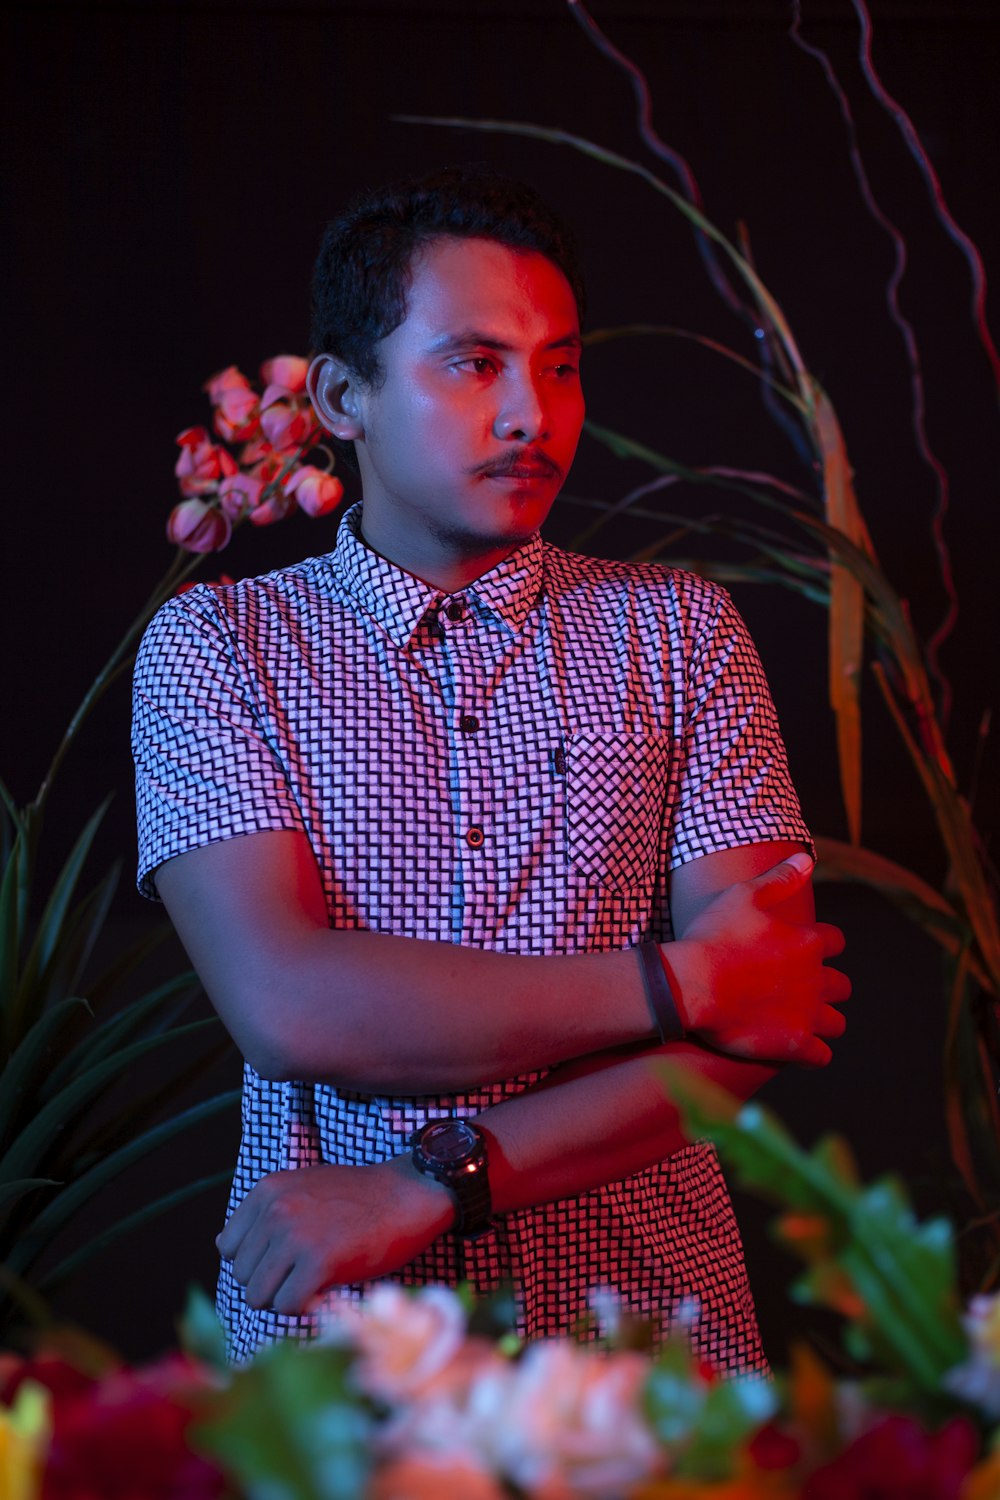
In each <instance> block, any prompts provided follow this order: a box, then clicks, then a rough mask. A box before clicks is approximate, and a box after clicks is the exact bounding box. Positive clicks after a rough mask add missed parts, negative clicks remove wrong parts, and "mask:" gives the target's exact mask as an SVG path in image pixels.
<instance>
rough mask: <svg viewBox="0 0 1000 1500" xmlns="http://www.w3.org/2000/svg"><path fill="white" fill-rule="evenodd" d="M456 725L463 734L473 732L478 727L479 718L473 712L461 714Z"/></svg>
mask: <svg viewBox="0 0 1000 1500" xmlns="http://www.w3.org/2000/svg"><path fill="white" fill-rule="evenodd" d="M458 727H459V729H460V730H461V731H462V733H463V734H475V732H476V730H477V729H478V728H479V720H478V719H477V718H476V716H475V714H463V715H462V717H461V718H460V719H459V721H458Z"/></svg>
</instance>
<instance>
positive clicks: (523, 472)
mask: <svg viewBox="0 0 1000 1500" xmlns="http://www.w3.org/2000/svg"><path fill="white" fill-rule="evenodd" d="M479 472H480V473H481V474H482V475H484V476H485V477H486V478H487V479H558V477H559V474H560V469H559V465H558V464H557V463H555V462H554V461H553V460H552V459H551V458H549V457H548V455H547V454H539V455H538V456H537V457H532V458H530V459H528V458H524V457H515V456H512V457H511V458H507V459H500V460H499V461H498V462H496V463H489V464H483V465H482V467H481V468H480V470H479Z"/></svg>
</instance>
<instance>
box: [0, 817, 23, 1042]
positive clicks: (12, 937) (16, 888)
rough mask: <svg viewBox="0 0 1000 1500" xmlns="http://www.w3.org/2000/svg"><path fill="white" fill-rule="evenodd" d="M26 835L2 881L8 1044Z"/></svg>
mask: <svg viewBox="0 0 1000 1500" xmlns="http://www.w3.org/2000/svg"><path fill="white" fill-rule="evenodd" d="M26 858H27V856H26V852H25V844H24V836H23V834H22V833H21V832H20V830H19V831H18V833H17V836H16V838H15V839H14V842H13V844H12V846H11V849H10V853H9V854H8V856H7V859H6V861H5V863H4V870H3V880H2V881H0V1015H2V1020H3V1032H4V1040H5V1045H6V1046H7V1047H8V1048H10V1047H11V1046H12V1045H13V1043H14V1041H15V1040H16V1039H15V1037H14V1034H13V998H14V995H15V993H16V991H17V987H18V980H19V978H20V967H21V941H22V902H21V889H22V875H23V868H22V867H23V865H24V864H25V862H26Z"/></svg>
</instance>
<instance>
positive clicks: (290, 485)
mask: <svg viewBox="0 0 1000 1500" xmlns="http://www.w3.org/2000/svg"><path fill="white" fill-rule="evenodd" d="M285 494H286V495H294V496H295V499H296V501H297V502H298V504H299V506H300V507H301V509H302V510H304V511H305V513H306V515H307V516H313V517H316V516H325V515H327V514H328V513H329V512H330V511H331V510H336V508H337V506H338V505H339V504H340V502H341V500H342V499H343V496H344V486H343V485H342V484H341V482H340V480H339V479H338V478H337V476H336V475H335V474H327V473H325V472H324V471H323V470H322V469H317V468H315V466H314V465H313V464H302V465H301V466H300V467H299V468H298V469H296V470H295V472H294V474H290V475H289V477H288V478H287V479H286V480H285Z"/></svg>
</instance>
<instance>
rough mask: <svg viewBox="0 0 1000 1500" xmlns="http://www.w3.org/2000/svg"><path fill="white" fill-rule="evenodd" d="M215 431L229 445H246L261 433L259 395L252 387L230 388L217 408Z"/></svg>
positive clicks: (223, 394)
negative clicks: (245, 443)
mask: <svg viewBox="0 0 1000 1500" xmlns="http://www.w3.org/2000/svg"><path fill="white" fill-rule="evenodd" d="M215 430H216V432H217V433H218V434H219V436H220V438H222V439H223V440H224V441H225V442H227V443H244V442H247V441H248V440H249V439H250V438H252V437H254V436H256V434H257V433H258V432H259V431H260V422H259V419H258V411H257V393H256V391H252V390H251V389H250V387H249V386H248V385H247V386H242V385H234V386H230V387H229V389H228V390H225V391H223V392H222V395H221V397H220V398H219V404H218V405H217V406H216V408H215Z"/></svg>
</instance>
